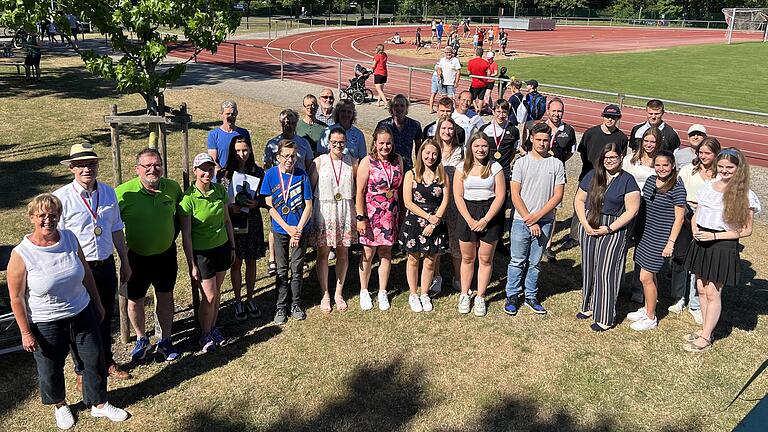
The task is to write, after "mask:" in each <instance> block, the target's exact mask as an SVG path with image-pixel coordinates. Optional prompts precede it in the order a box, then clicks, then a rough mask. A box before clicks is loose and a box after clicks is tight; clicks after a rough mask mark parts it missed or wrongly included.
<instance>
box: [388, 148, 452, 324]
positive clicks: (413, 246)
mask: <svg viewBox="0 0 768 432" xmlns="http://www.w3.org/2000/svg"><path fill="white" fill-rule="evenodd" d="M449 188H450V182H449V180H448V176H447V175H446V173H445V169H444V168H443V164H442V157H441V154H440V147H438V146H437V145H436V144H435V143H434V142H433V141H432V140H430V139H428V140H426V141H424V143H423V144H421V147H420V148H419V153H418V157H417V158H416V161H415V163H414V166H413V169H412V170H410V171H408V172H407V173H406V174H405V181H404V183H403V201H404V202H405V208H406V209H407V210H408V211H407V213H406V214H405V221H404V222H403V226H402V228H401V229H400V238H399V239H398V243H399V244H400V250H402V251H404V252H405V253H407V254H408V264H407V266H406V276H407V278H408V288H409V289H410V292H411V293H410V296H409V297H408V304H409V305H410V307H411V310H412V311H414V312H422V311H424V312H430V311H432V302H431V300H430V298H429V287H430V285H431V284H432V275H434V273H435V264H436V263H437V262H439V261H438V257H439V256H440V254H442V253H445V252H446V251H447V250H448V229H447V228H446V225H445V223H444V222H443V216H444V215H445V212H446V210H447V209H448V202H449V200H450V198H449V191H450V189H449ZM421 258H424V268H423V270H422V271H421V296H419V295H418V294H417V292H418V286H419V261H420V260H421Z"/></svg>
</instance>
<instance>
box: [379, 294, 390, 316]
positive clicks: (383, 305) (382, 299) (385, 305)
mask: <svg viewBox="0 0 768 432" xmlns="http://www.w3.org/2000/svg"><path fill="white" fill-rule="evenodd" d="M378 300H379V310H382V311H385V310H388V309H389V299H388V298H387V292H386V291H382V290H379V297H378Z"/></svg>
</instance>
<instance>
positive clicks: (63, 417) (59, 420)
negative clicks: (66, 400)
mask: <svg viewBox="0 0 768 432" xmlns="http://www.w3.org/2000/svg"><path fill="white" fill-rule="evenodd" d="M53 414H54V416H56V426H57V427H58V428H59V429H61V430H67V429H69V428H71V427H72V426H74V425H75V418H74V417H73V416H72V411H70V410H69V405H66V404H65V405H62V406H60V407H58V408H54V409H53Z"/></svg>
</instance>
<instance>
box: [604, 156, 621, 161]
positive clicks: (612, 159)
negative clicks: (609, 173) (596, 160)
mask: <svg viewBox="0 0 768 432" xmlns="http://www.w3.org/2000/svg"><path fill="white" fill-rule="evenodd" d="M620 159H621V156H606V157H605V160H606V161H608V162H617V161H619V160H620Z"/></svg>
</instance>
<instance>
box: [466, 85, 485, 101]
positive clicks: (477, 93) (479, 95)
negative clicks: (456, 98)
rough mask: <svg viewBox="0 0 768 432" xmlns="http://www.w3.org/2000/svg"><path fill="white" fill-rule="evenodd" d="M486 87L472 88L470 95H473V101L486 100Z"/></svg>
mask: <svg viewBox="0 0 768 432" xmlns="http://www.w3.org/2000/svg"><path fill="white" fill-rule="evenodd" d="M485 90H486V88H485V87H470V88H469V94H470V95H472V100H475V99H483V98H485Z"/></svg>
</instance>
